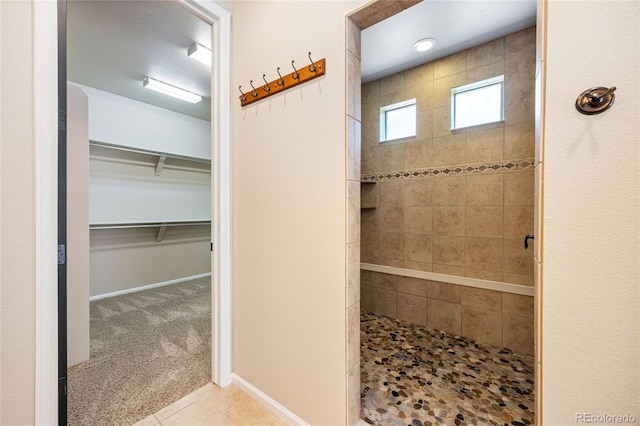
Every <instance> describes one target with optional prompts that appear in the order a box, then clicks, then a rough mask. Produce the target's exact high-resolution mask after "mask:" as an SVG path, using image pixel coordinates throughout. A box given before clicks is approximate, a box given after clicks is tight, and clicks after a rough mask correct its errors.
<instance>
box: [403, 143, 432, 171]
mask: <svg viewBox="0 0 640 426" xmlns="http://www.w3.org/2000/svg"><path fill="white" fill-rule="evenodd" d="M432 161H433V141H432V140H431V139H424V140H417V141H415V142H406V143H405V146H404V168H405V170H412V169H421V168H424V167H426V166H427V165H429V164H431V163H432Z"/></svg>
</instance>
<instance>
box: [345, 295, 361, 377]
mask: <svg viewBox="0 0 640 426" xmlns="http://www.w3.org/2000/svg"><path fill="white" fill-rule="evenodd" d="M359 361H360V304H359V303H356V304H355V305H353V306H351V307H350V308H348V309H347V370H351V369H352V368H353V367H354V366H355V365H356V364H357V363H358V362H359Z"/></svg>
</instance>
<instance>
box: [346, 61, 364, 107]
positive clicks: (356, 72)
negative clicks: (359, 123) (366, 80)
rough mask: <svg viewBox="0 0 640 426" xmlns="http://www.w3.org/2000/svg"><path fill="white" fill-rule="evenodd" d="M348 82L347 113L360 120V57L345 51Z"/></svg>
mask: <svg viewBox="0 0 640 426" xmlns="http://www.w3.org/2000/svg"><path fill="white" fill-rule="evenodd" d="M347 67H348V72H347V75H348V78H349V81H348V84H347V115H349V116H351V117H353V118H355V119H356V120H361V118H362V117H361V116H362V114H361V96H362V95H361V93H362V87H361V86H362V84H361V83H360V80H361V78H360V59H358V58H357V57H356V56H355V55H354V54H353V53H351V52H347Z"/></svg>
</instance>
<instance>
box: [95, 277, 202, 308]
mask: <svg viewBox="0 0 640 426" xmlns="http://www.w3.org/2000/svg"><path fill="white" fill-rule="evenodd" d="M210 276H211V272H207V273H206V274H199V275H193V276H191V277H184V278H176V279H175V280H169V281H163V282H161V283H155V284H149V285H143V286H140V287H133V288H127V289H124V290H118V291H114V292H113V293H105V294H97V295H95V296H91V297H89V301H90V302H93V301H94V300H100V299H106V298H107V297H113V296H120V295H121V294H127V293H135V292H138V291H142V290H150V289H152V288H158V287H164V286H166V285H171V284H178V283H182V282H185V281H191V280H197V279H198V278H205V277H210Z"/></svg>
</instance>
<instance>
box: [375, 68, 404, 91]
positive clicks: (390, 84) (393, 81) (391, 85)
mask: <svg viewBox="0 0 640 426" xmlns="http://www.w3.org/2000/svg"><path fill="white" fill-rule="evenodd" d="M379 90H380V95H381V96H384V95H389V94H392V93H397V92H399V91H401V90H404V73H402V72H401V73H397V74H393V75H390V76H389V77H385V78H383V79H380V89H379Z"/></svg>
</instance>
